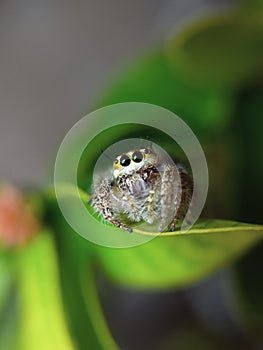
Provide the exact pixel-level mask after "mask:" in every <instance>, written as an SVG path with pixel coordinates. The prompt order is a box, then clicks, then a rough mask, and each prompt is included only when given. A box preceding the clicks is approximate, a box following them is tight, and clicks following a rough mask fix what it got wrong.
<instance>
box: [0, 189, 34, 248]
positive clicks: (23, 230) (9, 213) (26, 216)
mask: <svg viewBox="0 0 263 350" xmlns="http://www.w3.org/2000/svg"><path fill="white" fill-rule="evenodd" d="M37 228H38V221H37V219H36V217H35V216H34V215H33V213H32V211H31V210H30V208H29V207H28V206H27V205H26V202H25V198H24V196H23V194H22V193H21V192H20V191H19V190H17V189H16V188H14V187H12V186H9V185H6V186H3V187H1V188H0V243H2V244H3V245H4V246H6V247H11V246H18V245H21V244H23V243H24V242H25V241H27V240H28V239H29V238H30V237H31V236H32V235H34V234H35V233H36V231H37Z"/></svg>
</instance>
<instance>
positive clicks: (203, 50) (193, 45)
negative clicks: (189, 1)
mask: <svg viewBox="0 0 263 350" xmlns="http://www.w3.org/2000/svg"><path fill="white" fill-rule="evenodd" d="M167 55H168V57H169V60H170V63H171V65H172V66H173V69H174V71H175V74H177V75H178V76H180V77H181V79H183V80H184V81H186V82H191V83H192V84H195V85H198V86H210V87H213V88H215V86H218V87H221V88H224V89H231V88H236V87H239V85H240V84H244V83H245V82H247V81H249V80H251V79H252V78H256V77H257V74H258V73H259V72H260V71H261V67H262V56H263V11H262V8H261V9H260V8H259V10H257V11H250V12H248V11H242V10H236V11H233V12H226V13H224V14H220V15H214V16H211V17H206V18H203V19H202V20H198V21H195V22H194V23H191V24H188V25H187V26H186V28H183V29H181V30H180V31H179V33H177V35H174V37H173V38H171V40H170V41H169V42H168V45H167Z"/></svg>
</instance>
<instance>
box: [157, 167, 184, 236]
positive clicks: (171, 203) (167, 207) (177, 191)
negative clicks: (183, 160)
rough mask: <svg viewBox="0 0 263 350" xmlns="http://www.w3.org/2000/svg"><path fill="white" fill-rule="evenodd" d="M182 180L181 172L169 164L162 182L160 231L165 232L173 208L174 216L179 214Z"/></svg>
mask: <svg viewBox="0 0 263 350" xmlns="http://www.w3.org/2000/svg"><path fill="white" fill-rule="evenodd" d="M181 192H182V189H181V180H180V176H179V172H178V170H177V168H176V167H175V166H172V165H169V164H168V165H167V166H166V168H165V169H164V173H163V175H162V182H161V220H160V224H159V231H160V232H163V230H164V229H165V226H166V225H167V220H168V219H169V216H170V215H171V210H172V211H173V212H174V217H176V216H177V211H178V208H179V205H180V198H181Z"/></svg>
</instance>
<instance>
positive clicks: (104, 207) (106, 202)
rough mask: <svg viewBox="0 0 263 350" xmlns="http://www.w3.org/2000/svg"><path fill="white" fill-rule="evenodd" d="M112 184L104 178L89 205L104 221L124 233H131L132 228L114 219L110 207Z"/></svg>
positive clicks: (108, 179)
mask: <svg viewBox="0 0 263 350" xmlns="http://www.w3.org/2000/svg"><path fill="white" fill-rule="evenodd" d="M111 193H112V184H111V179H110V178H106V179H104V180H103V181H102V183H101V184H100V186H99V189H98V190H97V191H96V192H95V193H94V195H93V198H92V202H91V205H92V206H93V207H94V209H95V210H96V211H97V212H98V213H99V214H100V215H101V216H102V217H103V219H104V220H106V221H107V222H109V223H111V224H113V225H114V226H116V227H119V228H121V229H122V230H124V231H127V232H132V228H131V227H129V226H127V225H125V224H123V223H121V222H120V221H119V220H117V219H116V218H115V217H114V213H113V210H112V209H111V206H112V203H111V202H112V195H111Z"/></svg>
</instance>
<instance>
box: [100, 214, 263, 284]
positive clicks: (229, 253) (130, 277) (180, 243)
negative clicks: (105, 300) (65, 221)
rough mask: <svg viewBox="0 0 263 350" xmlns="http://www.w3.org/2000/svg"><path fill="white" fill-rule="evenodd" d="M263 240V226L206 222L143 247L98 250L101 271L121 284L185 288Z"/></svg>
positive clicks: (163, 235) (158, 238)
mask: <svg viewBox="0 0 263 350" xmlns="http://www.w3.org/2000/svg"><path fill="white" fill-rule="evenodd" d="M124 234H125V233H124ZM153 234H154V233H153ZM262 238H263V226H261V225H249V224H242V223H236V222H231V221H221V220H203V221H200V222H199V223H198V224H197V225H195V226H194V227H193V228H192V229H191V230H190V231H188V232H185V233H182V232H181V231H178V232H173V233H170V232H167V233H162V234H161V235H160V236H159V237H157V238H155V239H153V240H152V241H150V242H148V243H146V244H144V245H142V246H138V247H134V248H129V249H120V250H118V249H110V248H103V247H98V246H94V249H95V251H96V253H97V259H98V262H99V264H100V266H101V268H102V269H103V270H104V271H105V273H106V274H107V275H108V276H109V277H110V278H112V279H113V280H114V281H116V282H117V283H120V284H123V285H126V286H129V287H134V288H135V287H136V288H156V289H163V288H178V287H183V286H186V285H189V284H191V283H193V282H195V281H197V280H199V279H201V278H203V277H205V276H207V275H208V274H210V273H212V272H213V271H215V270H216V269H218V268H220V267H222V266H224V265H226V264H227V263H230V262H232V261H233V260H235V259H237V258H238V257H239V256H240V255H241V254H244V253H245V252H246V251H247V250H248V249H250V248H251V247H252V246H253V245H255V244H256V243H257V242H258V241H260V240H261V239H262Z"/></svg>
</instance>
